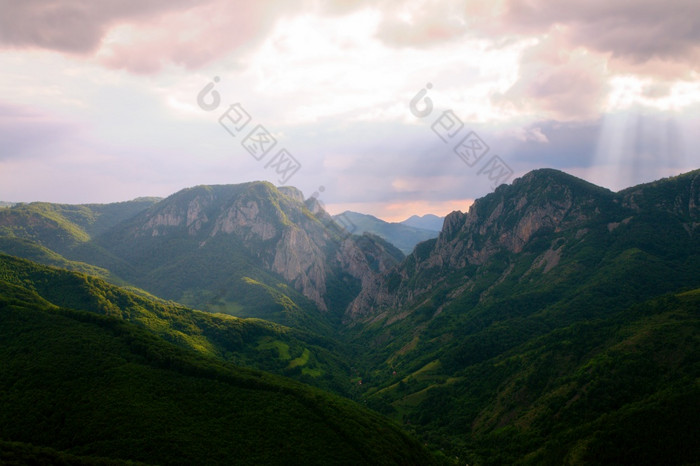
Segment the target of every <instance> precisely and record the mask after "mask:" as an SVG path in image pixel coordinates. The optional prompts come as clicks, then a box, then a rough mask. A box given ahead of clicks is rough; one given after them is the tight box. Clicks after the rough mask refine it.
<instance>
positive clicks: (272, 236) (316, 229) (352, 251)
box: [105, 182, 401, 312]
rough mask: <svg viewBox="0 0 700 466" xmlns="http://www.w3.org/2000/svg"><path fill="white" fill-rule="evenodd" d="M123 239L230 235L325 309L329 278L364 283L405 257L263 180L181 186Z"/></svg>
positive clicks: (203, 241) (201, 239) (200, 240)
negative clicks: (354, 233)
mask: <svg viewBox="0 0 700 466" xmlns="http://www.w3.org/2000/svg"><path fill="white" fill-rule="evenodd" d="M121 236H122V238H121V242H122V243H127V244H128V243H129V242H130V241H131V240H138V239H139V238H161V239H162V241H169V240H172V239H175V238H178V239H182V238H183V237H189V238H192V239H196V241H197V244H198V245H199V247H200V248H202V247H205V246H206V245H208V244H209V243H210V242H212V241H213V240H214V239H221V238H225V239H230V247H231V248H242V249H244V250H245V253H246V254H247V255H250V256H252V257H253V258H254V260H255V261H256V262H257V263H258V264H259V265H260V266H262V267H263V268H264V269H265V270H268V271H271V272H274V273H276V274H278V275H280V276H281V277H282V278H284V279H285V280H286V281H287V282H289V283H290V284H291V285H292V286H293V287H294V288H295V289H296V290H298V291H300V292H301V293H302V294H303V295H304V296H305V297H307V298H309V299H310V300H312V301H313V302H314V303H315V304H316V305H317V306H318V307H319V308H320V309H321V310H324V311H325V310H328V309H329V305H330V300H329V299H328V294H329V290H328V286H329V281H332V280H335V279H337V278H338V276H339V275H347V276H350V277H352V278H353V279H355V280H356V281H358V282H359V283H360V284H361V286H365V285H367V284H369V283H371V282H372V281H374V280H376V279H377V276H378V275H380V274H381V273H384V272H385V271H386V270H388V269H389V268H390V267H393V266H394V265H396V264H397V263H398V259H400V258H401V257H396V256H392V255H391V254H390V253H388V252H386V251H385V247H384V246H382V245H380V244H379V242H375V240H373V239H370V238H364V239H363V240H362V241H358V238H357V237H352V236H349V235H348V234H344V232H343V231H342V229H341V228H340V227H338V226H337V225H336V224H335V223H334V222H333V220H332V218H331V217H330V216H329V215H328V214H327V213H326V212H325V211H323V209H322V207H321V206H320V204H319V203H318V202H316V201H315V200H314V199H310V200H308V201H306V203H305V202H304V200H303V195H302V193H301V191H299V190H298V189H296V188H290V187H285V188H280V189H277V188H275V187H274V186H273V185H271V184H269V183H263V182H256V183H246V184H243V185H232V186H199V187H195V188H190V189H186V190H183V191H181V192H179V193H176V194H174V195H173V196H171V197H169V198H167V199H165V200H164V201H162V202H160V203H159V204H157V205H155V206H154V207H153V208H151V209H149V210H148V211H146V212H144V213H143V214H142V215H140V216H138V217H137V218H136V219H134V220H132V221H131V222H130V225H128V226H127V227H126V228H125V229H124V230H123V231H122V233H121ZM125 240H126V241H125ZM109 242H115V238H114V237H112V238H110V239H109V241H105V244H107V243H109ZM150 244H151V245H152V244H153V243H150ZM151 247H153V246H151ZM335 311H336V312H342V311H343V310H342V309H341V310H338V309H336V310H335Z"/></svg>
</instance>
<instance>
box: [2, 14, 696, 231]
mask: <svg viewBox="0 0 700 466" xmlns="http://www.w3.org/2000/svg"><path fill="white" fill-rule="evenodd" d="M698 64H700V2H698V1H697V0H665V1H652V0H616V1H610V0H604V1H603V0H567V1H562V0H491V1H474V0H452V1H449V0H374V1H364V0H357V1H348V0H330V1H320V0H256V1H255V2H251V1H242V0H199V1H194V0H100V1H95V0H0V200H1V201H9V202H31V201H47V202H59V203H73V204H75V203H106V202H117V201H124V200H129V199H133V198H136V197H140V196H159V197H166V196H168V195H170V194H172V193H174V192H177V191H178V190H180V189H183V188H187V187H191V186H195V185H201V184H229V183H242V182H246V181H253V180H266V181H269V182H271V183H273V184H275V185H278V186H281V185H292V186H296V187H298V188H299V189H301V190H302V191H303V192H304V194H305V196H307V197H308V196H314V197H316V198H318V199H319V201H321V202H322V203H323V204H324V205H325V207H326V209H327V210H328V211H330V212H331V213H334V214H338V213H340V212H342V211H344V210H353V211H357V212H362V213H368V214H372V215H375V216H377V217H380V218H383V219H385V220H388V221H400V220H403V219H405V218H407V217H409V216H410V215H412V214H418V215H422V214H426V213H433V214H437V215H445V214H447V213H449V212H451V211H453V210H462V211H466V210H467V209H468V207H469V205H470V204H471V203H472V202H473V200H474V199H476V198H479V197H482V196H484V195H486V194H488V193H489V192H491V191H493V190H494V188H495V187H496V186H497V185H499V184H500V183H504V182H505V183H511V182H512V181H513V180H514V179H515V178H517V177H520V176H522V175H524V174H525V173H527V172H529V171H530V170H533V169H537V168H543V167H550V168H556V169H560V170H563V171H565V172H567V173H570V174H572V175H575V176H578V177H580V178H583V179H585V180H588V181H590V182H592V183H595V184H598V185H601V186H605V187H607V188H609V189H612V190H619V189H622V188H625V187H628V186H632V185H635V184H639V183H642V182H648V181H652V180H655V179H659V178H663V177H667V176H673V175H677V174H679V173H683V172H687V171H690V170H693V169H696V168H700V152H699V151H698V150H697V149H696V148H697V147H698V144H699V143H700V131H698V129H700V65H698Z"/></svg>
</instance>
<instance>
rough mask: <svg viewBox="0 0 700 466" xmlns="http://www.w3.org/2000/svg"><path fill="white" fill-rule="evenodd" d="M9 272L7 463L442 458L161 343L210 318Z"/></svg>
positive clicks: (27, 266) (394, 432)
mask: <svg viewBox="0 0 700 466" xmlns="http://www.w3.org/2000/svg"><path fill="white" fill-rule="evenodd" d="M0 265H1V266H0V340H1V341H2V342H3V343H2V345H1V346H0V405H2V406H3V409H2V410H0V439H1V440H0V450H1V451H0V460H2V462H3V464H17V463H19V464H115V463H117V462H119V463H123V462H124V461H125V460H134V461H139V462H143V463H148V464H232V463H235V464H290V462H298V463H300V464H347V463H348V462H351V463H356V464H434V463H435V461H434V459H433V458H432V457H431V456H430V455H429V454H428V453H427V451H426V450H424V449H423V448H422V446H421V445H420V444H419V443H418V442H416V441H415V440H413V439H412V438H410V437H408V436H407V435H406V434H404V433H403V431H402V430H401V429H399V428H398V427H397V426H396V425H394V424H392V423H390V422H388V421H386V420H385V419H384V418H382V417H381V416H380V415H378V414H376V413H373V412H371V411H369V410H367V409H364V408H361V407H360V406H358V405H356V404H354V403H352V402H350V401H347V400H344V399H342V398H339V397H337V396H333V395H330V394H328V393H326V392H322V391H320V390H318V389H312V388H310V387H308V386H305V385H302V384H299V383H297V382H293V381H291V380H289V379H285V378H282V377H278V376H273V375H269V374H265V373H262V372H258V371H253V370H249V369H243V368H240V367H237V366H234V365H232V364H230V363H225V362H223V361H222V360H221V359H219V358H216V357H213V356H211V355H207V354H206V353H207V352H208V350H209V349H210V348H203V349H205V350H206V351H197V350H196V348H197V347H198V346H200V345H204V344H205V341H206V340H204V339H201V338H199V339H197V340H198V341H196V340H195V339H193V341H191V342H189V343H190V344H191V345H192V347H193V348H192V349H187V348H185V346H187V345H176V344H174V343H171V342H168V341H166V340H165V339H163V338H160V337H158V336H157V333H159V332H163V331H164V332H167V333H169V334H171V335H173V336H175V335H177V334H179V335H181V336H182V338H183V339H186V338H187V337H188V336H191V335H193V333H196V332H193V331H192V328H191V327H192V324H193V322H200V323H201V321H202V318H205V316H207V315H205V314H202V313H200V314H198V315H197V313H193V312H191V311H189V312H188V311H186V310H182V309H180V308H176V307H168V306H165V305H162V304H159V303H149V302H147V301H145V300H142V299H139V298H138V297H136V296H132V295H129V294H128V293H126V292H120V291H119V290H114V289H112V288H110V287H109V286H108V285H106V284H105V283H99V282H97V281H96V279H91V278H90V277H87V276H84V275H80V274H76V273H72V272H65V271H60V270H57V269H48V268H46V267H42V266H38V265H35V264H32V263H30V262H27V261H22V260H19V259H14V258H9V257H8V256H0ZM81 281H82V287H80V286H78V284H79V282H81ZM38 291H41V294H40V293H39V292H38ZM44 296H47V297H50V298H52V301H55V302H73V303H78V304H81V306H84V307H86V308H89V309H90V311H80V310H75V309H71V308H69V307H64V306H62V305H59V306H57V305H55V304H53V303H52V302H50V301H48V300H47V299H45V298H44ZM90 299H92V300H93V302H92V303H89V302H88V300H90ZM129 300H131V301H129ZM154 308H160V313H158V312H153V313H149V312H148V311H151V310H153V309H154ZM171 312H172V313H173V314H175V316H173V315H172V314H171ZM100 314H106V315H100ZM187 314H189V316H188V315H187ZM188 317H189V318H190V319H189V320H188ZM154 319H170V322H169V324H168V325H165V326H164V325H162V322H156V321H154ZM210 319H213V320H209V325H211V326H212V327H213V328H210V329H209V330H213V331H217V330H218V331H219V338H229V339H232V340H235V339H236V336H235V334H232V333H231V332H230V331H224V327H226V325H227V323H228V322H230V319H233V318H230V317H229V318H227V319H223V318H220V319H218V320H217V319H216V318H214V317H210ZM132 321H133V322H134V323H132ZM183 324H185V325H183ZM188 324H189V325H188ZM244 325H245V323H244ZM188 326H189V327H190V328H188ZM236 326H238V325H237V323H235V325H233V326H230V327H229V330H231V331H235V327H236ZM154 331H155V333H154ZM238 331H239V333H240V334H242V335H245V334H246V331H242V330H240V329H239V330H238ZM238 338H240V335H239V336H238ZM219 343H221V341H219ZM210 346H211V345H210ZM200 349H201V348H200ZM39 461H41V463H39Z"/></svg>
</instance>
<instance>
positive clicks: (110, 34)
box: [0, 0, 299, 73]
mask: <svg viewBox="0 0 700 466" xmlns="http://www.w3.org/2000/svg"><path fill="white" fill-rule="evenodd" d="M298 7H299V2H298V1H297V0H286V1H285V0H259V1H255V2H250V1H246V0H234V1H224V0H209V1H194V0H103V1H99V2H98V1H94V0H72V1H66V0H63V1H60V0H56V1H53V0H49V1H44V0H25V1H12V0H0V12H2V14H1V15H0V48H2V47H5V48H41V49H48V50H55V51H59V52H64V53H72V54H80V55H85V56H93V55H95V54H96V55H97V57H98V60H99V61H100V62H101V63H103V64H105V65H107V66H108V67H112V68H122V69H126V70H128V71H131V72H135V73H153V72H157V71H159V70H160V69H161V68H162V66H164V65H166V64H169V63H173V64H176V65H181V66H183V67H185V68H190V69H192V68H198V67H200V66H202V65H204V64H206V63H208V62H210V61H212V60H214V59H216V58H219V57H221V56H224V55H226V54H228V53H230V52H231V51H234V50H237V49H240V48H242V47H245V46H249V45H251V44H255V43H256V41H257V40H259V39H261V38H264V37H265V35H266V34H267V33H268V32H269V31H270V29H271V27H272V26H273V25H274V23H275V21H276V20H277V19H278V18H279V17H280V16H282V15H284V14H285V13H286V12H289V11H294V10H295V9H298Z"/></svg>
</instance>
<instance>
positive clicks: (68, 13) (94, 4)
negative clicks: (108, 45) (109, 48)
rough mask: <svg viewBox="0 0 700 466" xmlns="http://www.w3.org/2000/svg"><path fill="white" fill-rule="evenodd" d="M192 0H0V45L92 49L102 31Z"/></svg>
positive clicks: (85, 51) (92, 50) (97, 43)
mask: <svg viewBox="0 0 700 466" xmlns="http://www.w3.org/2000/svg"><path fill="white" fill-rule="evenodd" d="M195 3H196V2H195V1H194V0H100V1H94V0H20V1H17V0H0V12H2V14H0V46H5V47H17V48H25V47H26V48H28V47H36V48H43V49H49V50H56V51H60V52H68V53H77V54H88V53H91V52H94V51H95V50H96V49H97V48H98V46H99V45H100V42H101V40H102V37H103V36H104V34H105V33H106V31H107V30H108V29H109V28H110V27H111V26H112V25H114V24H116V23H118V22H123V21H133V20H139V19H141V20H143V19H146V18H150V17H153V16H157V15H159V14H162V13H164V12H167V11H172V10H175V9H180V8H183V7H187V6H188V5H194V4H195Z"/></svg>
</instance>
